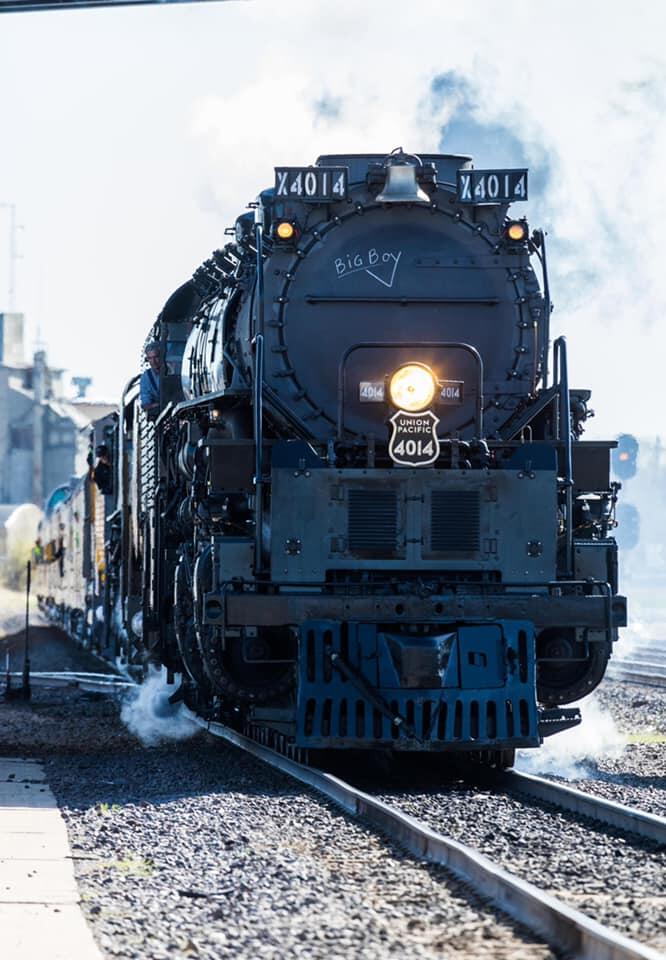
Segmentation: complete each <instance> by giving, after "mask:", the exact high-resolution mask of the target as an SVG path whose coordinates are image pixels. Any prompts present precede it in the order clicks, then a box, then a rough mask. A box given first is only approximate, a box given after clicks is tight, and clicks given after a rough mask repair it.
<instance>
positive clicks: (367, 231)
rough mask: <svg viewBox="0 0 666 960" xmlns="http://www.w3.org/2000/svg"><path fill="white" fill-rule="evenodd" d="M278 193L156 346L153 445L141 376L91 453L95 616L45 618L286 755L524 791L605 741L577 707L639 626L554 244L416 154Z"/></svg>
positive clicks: (520, 179) (500, 198)
mask: <svg viewBox="0 0 666 960" xmlns="http://www.w3.org/2000/svg"><path fill="white" fill-rule="evenodd" d="M275 173H276V179H275V186H274V187H273V188H272V189H269V190H265V191H264V192H263V193H261V194H260V196H259V197H258V199H257V201H256V203H255V204H250V207H252V208H253V209H252V210H251V211H250V212H247V213H244V214H242V215H241V216H239V217H238V219H237V220H236V223H235V226H234V227H233V228H232V229H231V230H230V231H227V232H228V233H230V234H231V237H232V239H231V240H230V242H229V243H228V244H227V245H226V246H225V247H224V249H222V250H219V251H216V252H215V253H214V254H213V256H212V258H211V259H210V260H209V261H207V262H206V263H205V264H204V265H203V266H202V267H201V268H200V269H199V270H198V271H197V272H196V273H195V275H194V277H193V278H192V279H191V280H190V281H188V282H187V283H185V284H184V285H183V286H181V287H180V288H179V289H178V290H177V291H176V292H175V293H174V294H173V295H172V296H171V297H170V299H169V300H168V301H167V303H166V305H165V306H164V308H163V310H162V312H161V313H160V315H159V317H158V319H157V321H156V323H155V325H154V327H153V329H152V331H151V334H150V339H151V340H157V341H159V343H160V344H161V345H162V351H163V358H164V363H163V368H162V374H161V380H160V391H161V403H160V411H159V414H158V416H157V418H156V419H154V420H149V419H148V417H147V416H146V414H145V412H144V411H142V410H141V407H140V403H139V396H138V383H137V381H138V377H135V378H134V379H133V380H132V381H130V383H129V384H128V386H127V388H126V389H125V391H124V393H123V398H122V401H121V405H120V409H119V413H118V416H117V417H116V418H112V419H111V420H108V419H107V421H105V422H103V423H100V424H98V425H97V427H96V431H97V432H96V439H97V441H98V442H99V441H103V442H105V443H106V444H107V445H108V446H109V447H110V448H112V450H113V458H114V464H115V479H114V487H113V491H112V492H110V493H109V494H108V495H107V496H106V497H105V498H103V499H104V500H105V518H106V519H105V522H106V536H105V551H104V558H103V560H102V561H100V560H99V556H97V559H95V557H94V556H93V553H92V552H91V551H88V555H87V556H86V557H85V558H84V560H83V567H82V569H81V571H79V573H78V576H79V580H80V579H81V577H82V576H83V577H84V578H85V579H86V581H87V584H88V586H87V589H86V591H85V601H84V602H81V601H79V606H78V607H77V609H72V608H71V606H69V605H68V604H67V603H65V602H63V599H62V596H63V594H62V586H63V584H62V579H63V577H62V574H61V572H60V571H59V570H58V569H57V565H55V564H50V565H49V564H41V565H40V569H39V576H40V578H41V586H40V596H41V600H42V603H43V605H44V607H45V608H46V609H48V610H49V611H50V612H51V613H52V614H53V615H54V616H56V617H58V618H60V619H63V618H67V623H68V624H69V626H70V629H71V630H73V632H75V633H77V635H78V636H80V637H81V638H83V639H84V640H85V641H86V642H89V643H91V644H92V645H93V646H95V647H97V648H98V649H100V650H101V651H102V652H103V653H104V654H105V655H107V656H112V657H122V658H123V659H124V660H125V662H127V663H128V664H129V665H130V667H131V666H135V667H136V668H137V670H139V669H140V668H141V667H142V666H144V665H145V664H146V663H147V662H149V661H152V662H159V663H162V664H164V665H165V666H166V667H167V668H168V669H169V671H171V672H172V673H178V674H181V675H182V685H181V687H180V689H179V691H178V696H180V697H183V698H185V700H186V701H187V702H188V703H190V704H191V705H192V706H194V707H195V708H196V709H197V710H199V711H200V712H202V713H204V714H205V715H207V716H217V717H220V718H223V719H226V720H227V721H230V722H233V723H235V724H236V725H239V726H242V727H243V728H245V729H246V730H249V731H250V732H251V733H252V734H253V735H255V736H260V737H262V738H263V739H267V740H269V741H270V742H272V743H274V744H276V745H278V746H281V747H283V748H285V749H286V750H288V751H290V752H294V753H299V754H300V753H301V752H302V751H306V750H309V749H315V750H316V749H332V748H364V749H382V750H389V751H467V752H472V753H473V754H474V755H475V756H476V757H478V758H480V759H483V760H485V761H486V762H490V763H494V764H499V765H507V764H510V763H511V762H512V757H513V750H514V748H516V747H530V746H531V747H536V746H538V745H539V744H540V743H541V742H542V740H543V738H544V737H545V736H548V735H550V734H552V733H556V732H558V731H560V730H562V729H565V728H567V727H570V726H573V725H575V724H576V723H578V722H579V721H580V714H579V712H578V710H577V709H575V708H566V707H564V706H563V705H564V704H568V703H572V702H574V701H576V700H578V699H579V698H580V697H582V696H584V695H585V694H587V693H589V692H590V691H591V690H593V689H594V687H596V686H597V684H598V683H599V682H600V680H601V679H602V677H603V675H604V672H605V668H606V664H607V661H608V658H609V656H610V652H611V648H612V644H613V642H614V641H615V640H616V639H617V635H618V627H620V626H623V625H625V623H626V604H625V599H624V597H622V596H619V595H618V574H617V568H618V564H617V547H616V543H615V540H614V539H613V537H612V536H611V535H610V531H611V530H612V528H613V526H614V525H615V521H614V511H615V503H616V499H617V489H618V485H617V484H613V483H611V481H610V476H609V470H610V451H611V449H612V448H613V446H614V445H615V444H614V442H613V441H608V442H605V441H604V442H584V441H582V440H581V439H580V436H581V434H582V432H583V428H584V423H585V420H586V418H587V417H588V416H589V415H590V414H591V411H589V410H588V406H587V403H588V400H589V397H590V393H589V391H587V390H581V389H570V387H569V382H568V371H567V354H566V344H565V341H564V338H562V337H560V338H559V339H557V340H556V341H555V343H554V347H553V351H552V353H553V363H552V367H551V364H550V363H549V357H550V350H549V318H550V312H551V304H550V297H549V291H548V275H547V264H546V250H545V238H544V234H543V232H541V231H538V230H535V231H533V232H532V233H531V234H530V232H529V228H528V224H527V222H526V220H525V218H519V217H514V215H513V212H512V213H511V214H510V212H509V209H510V205H511V204H512V203H516V202H519V201H524V200H526V199H527V171H526V170H486V171H483V170H476V169H474V167H473V164H472V162H471V159H470V158H468V157H462V156H447V155H439V154H438V155H423V156H421V157H417V156H413V155H409V154H405V153H403V152H402V150H397V151H394V152H393V153H392V154H389V155H388V156H382V155H346V154H345V155H335V156H323V157H320V158H319V160H318V161H317V162H316V165H315V166H312V167H302V168H296V167H282V168H276V171H275ZM533 260H534V261H535V263H536V262H538V264H539V270H540V274H541V277H542V287H543V289H542V288H541V287H540V284H539V281H538V279H537V276H536V274H535V272H534V270H533V267H532V261H533ZM551 369H552V372H551ZM82 486H83V487H85V488H86V489H92V481H91V480H90V479H89V478H88V479H85V480H83V481H82ZM91 496H92V495H91V494H90V495H89V496H88V499H90V498H91ZM72 499H73V500H74V499H76V498H75V497H73V498H72ZM99 499H100V498H99V497H98V498H97V501H96V503H97V507H98V513H99ZM66 509H67V502H65V503H61V504H59V505H58V508H57V510H58V511H59V512H62V511H63V510H66ZM77 515H78V518H79V521H80V522H82V523H84V524H85V523H88V525H91V524H93V525H94V524H95V523H96V524H97V528H98V527H99V522H100V521H99V516H98V517H97V519H95V516H94V511H91V509H90V508H89V507H88V508H79V510H78V514H77ZM60 524H62V517H60V516H58V517H55V514H54V512H53V511H51V513H50V514H48V515H47V518H46V520H45V524H44V528H43V530H42V538H43V539H44V540H45V541H52V540H54V537H56V536H57V531H56V530H54V529H53V528H54V526H57V527H59V526H60ZM87 542H89V543H90V544H92V543H93V542H94V543H96V544H97V545H99V537H97V538H96V539H95V538H92V537H91V536H88V541H87ZM91 549H92V548H91ZM66 551H67V548H66V546H65V553H66ZM52 553H53V551H52ZM97 553H98V554H99V549H98V547H97ZM59 566H60V567H62V563H60V564H59Z"/></svg>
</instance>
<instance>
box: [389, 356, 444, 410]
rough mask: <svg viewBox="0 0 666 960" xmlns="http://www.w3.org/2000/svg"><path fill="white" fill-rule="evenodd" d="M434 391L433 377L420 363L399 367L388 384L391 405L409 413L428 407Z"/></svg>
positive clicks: (435, 385)
mask: <svg viewBox="0 0 666 960" xmlns="http://www.w3.org/2000/svg"><path fill="white" fill-rule="evenodd" d="M436 390H437V381H436V379H435V375H434V374H433V372H432V371H431V370H430V369H429V368H428V367H426V366H425V365H424V364H422V363H406V364H405V366H404V367H399V369H398V370H396V372H395V373H394V374H393V376H392V377H391V381H390V383H389V396H390V398H391V403H392V404H393V405H394V406H396V407H398V409H400V410H407V411H409V412H410V413H415V412H417V411H419V410H425V409H426V407H429V406H430V404H431V403H432V401H433V399H434V396H435V391H436Z"/></svg>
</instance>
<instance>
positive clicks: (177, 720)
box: [120, 667, 198, 747]
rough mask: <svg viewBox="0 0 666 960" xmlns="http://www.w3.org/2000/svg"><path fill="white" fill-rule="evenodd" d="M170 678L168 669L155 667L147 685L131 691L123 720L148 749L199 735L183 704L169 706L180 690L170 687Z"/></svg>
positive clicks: (122, 715)
mask: <svg viewBox="0 0 666 960" xmlns="http://www.w3.org/2000/svg"><path fill="white" fill-rule="evenodd" d="M166 676H167V673H166V669H165V668H164V667H162V668H161V669H157V668H156V667H151V668H150V672H149V674H148V676H147V677H146V679H145V681H144V682H143V683H142V684H141V685H140V686H138V687H137V688H136V689H133V690H131V691H130V693H129V694H128V695H127V697H126V699H125V701H124V703H123V705H122V709H121V713H120V717H121V720H122V721H123V723H124V724H125V726H126V727H127V729H128V730H129V731H130V733H133V734H134V735H135V736H136V737H138V738H139V740H140V741H141V743H142V744H143V745H144V746H145V747H156V746H158V745H159V744H160V743H163V742H165V741H168V740H187V739H189V738H190V737H193V736H194V735H195V734H196V733H197V732H198V728H197V727H195V725H194V724H193V723H192V721H191V720H190V719H189V718H188V717H187V715H186V713H185V710H184V707H183V704H182V703H177V704H171V703H169V697H170V696H171V695H172V694H173V693H174V692H175V691H176V690H177V689H178V686H177V684H172V685H168V684H167V682H166Z"/></svg>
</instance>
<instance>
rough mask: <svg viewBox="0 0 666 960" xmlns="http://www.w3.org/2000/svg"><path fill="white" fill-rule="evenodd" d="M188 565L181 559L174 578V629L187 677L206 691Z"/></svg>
mask: <svg viewBox="0 0 666 960" xmlns="http://www.w3.org/2000/svg"><path fill="white" fill-rule="evenodd" d="M190 569H191V568H190V565H189V562H188V560H187V559H186V558H185V557H181V559H180V561H179V563H178V566H177V567H176V573H175V577H174V581H175V583H174V587H175V589H174V602H175V606H174V617H173V622H174V628H175V631H176V641H177V643H178V652H179V653H180V657H181V660H182V661H183V666H184V667H185V670H186V672H187V674H188V675H189V677H190V678H191V679H192V680H193V681H194V682H195V683H196V684H197V686H199V687H203V688H204V690H207V689H208V687H209V683H208V678H207V677H206V673H205V670H204V666H203V663H202V660H201V654H200V652H199V646H198V644H197V635H196V632H195V629H194V612H193V604H192V575H191V573H190Z"/></svg>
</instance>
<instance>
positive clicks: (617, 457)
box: [612, 433, 638, 480]
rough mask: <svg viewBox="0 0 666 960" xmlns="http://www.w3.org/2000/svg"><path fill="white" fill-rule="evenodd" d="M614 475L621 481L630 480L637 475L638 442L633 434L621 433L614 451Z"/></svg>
mask: <svg viewBox="0 0 666 960" xmlns="http://www.w3.org/2000/svg"><path fill="white" fill-rule="evenodd" d="M612 461H613V473H614V474H615V476H616V477H619V478H620V480H629V479H631V477H633V476H635V475H636V469H637V467H638V462H637V461H638V440H637V439H636V437H635V436H634V435H633V434H632V433H621V434H620V436H619V437H618V438H617V447H616V448H615V450H613V454H612Z"/></svg>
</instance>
